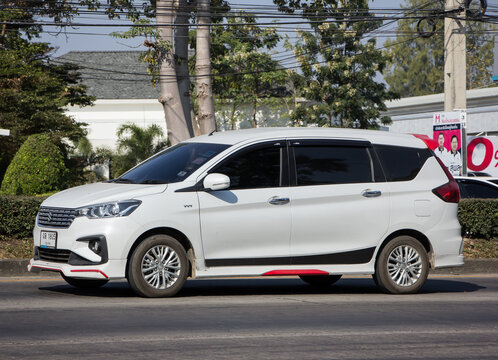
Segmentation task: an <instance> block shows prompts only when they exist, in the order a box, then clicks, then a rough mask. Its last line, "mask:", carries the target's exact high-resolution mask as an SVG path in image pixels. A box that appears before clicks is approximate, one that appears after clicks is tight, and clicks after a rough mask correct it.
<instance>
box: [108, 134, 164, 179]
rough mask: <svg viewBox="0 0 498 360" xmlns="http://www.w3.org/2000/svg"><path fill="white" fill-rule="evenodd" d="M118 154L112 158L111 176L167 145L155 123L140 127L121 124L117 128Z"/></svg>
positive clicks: (119, 173) (121, 172)
mask: <svg viewBox="0 0 498 360" xmlns="http://www.w3.org/2000/svg"><path fill="white" fill-rule="evenodd" d="M116 134H117V136H118V142H117V145H118V154H117V155H115V156H113V158H112V166H111V172H112V173H111V177H117V176H119V175H121V174H123V173H124V172H125V171H127V170H129V169H131V168H132V167H134V166H135V165H137V164H138V163H140V162H141V161H144V160H145V159H147V158H148V157H150V156H152V155H154V154H155V153H156V152H158V151H159V150H161V149H162V148H164V147H165V146H166V145H167V142H166V141H164V138H163V131H162V129H161V128H160V127H159V126H157V125H151V126H149V127H147V128H145V129H144V128H142V127H140V126H138V125H135V124H123V125H121V126H120V127H119V128H118V131H117V133H116Z"/></svg>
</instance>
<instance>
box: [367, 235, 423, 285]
mask: <svg viewBox="0 0 498 360" xmlns="http://www.w3.org/2000/svg"><path fill="white" fill-rule="evenodd" d="M428 274H429V260H428V256H427V251H426V250H425V248H424V246H423V245H422V244H421V243H420V242H419V241H418V240H417V239H415V238H412V237H410V236H399V237H397V238H394V239H393V240H391V241H390V242H389V243H388V244H387V245H386V246H385V247H384V248H383V249H382V251H381V252H380V255H379V256H378V258H377V262H376V264H375V274H374V279H375V282H376V283H377V286H378V287H379V288H380V289H381V290H382V291H383V292H385V293H389V294H413V293H416V292H417V291H419V290H420V288H421V287H422V286H423V285H424V283H425V281H426V280H427V276H428Z"/></svg>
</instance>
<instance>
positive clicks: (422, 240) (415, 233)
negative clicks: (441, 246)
mask: <svg viewBox="0 0 498 360" xmlns="http://www.w3.org/2000/svg"><path fill="white" fill-rule="evenodd" d="M399 236H410V237H412V238H414V239H416V240H418V241H419V242H420V243H421V244H422V246H423V247H424V249H425V250H426V251H427V256H428V258H429V264H430V267H431V268H434V256H433V255H434V251H433V249H432V245H431V242H430V241H429V239H428V238H427V236H425V235H424V234H423V233H421V232H420V231H417V230H413V229H400V230H397V231H395V232H393V233H391V234H390V235H389V236H388V237H386V238H385V240H384V241H383V242H382V244H381V245H380V246H379V249H378V250H377V254H376V255H375V262H377V260H378V258H379V256H380V253H381V252H382V249H384V247H385V246H386V245H387V244H388V243H389V242H390V241H391V240H393V239H395V238H397V237H399Z"/></svg>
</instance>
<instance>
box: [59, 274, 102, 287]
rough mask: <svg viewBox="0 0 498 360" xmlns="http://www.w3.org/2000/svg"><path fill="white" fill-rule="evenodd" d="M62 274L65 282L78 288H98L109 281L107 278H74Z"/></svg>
mask: <svg viewBox="0 0 498 360" xmlns="http://www.w3.org/2000/svg"><path fill="white" fill-rule="evenodd" d="M61 275H62V278H63V279H64V280H66V282H67V283H68V284H69V285H71V286H74V287H76V288H78V289H96V288H99V287H101V286H104V285H105V284H107V283H108V282H109V280H104V279H102V280H100V279H97V280H95V279H76V278H72V277H67V276H66V275H63V274H61Z"/></svg>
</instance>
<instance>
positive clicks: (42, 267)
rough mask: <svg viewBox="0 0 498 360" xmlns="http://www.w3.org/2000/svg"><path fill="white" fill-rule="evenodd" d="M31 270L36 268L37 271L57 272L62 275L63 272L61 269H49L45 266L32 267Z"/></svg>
mask: <svg viewBox="0 0 498 360" xmlns="http://www.w3.org/2000/svg"><path fill="white" fill-rule="evenodd" d="M31 268H37V269H41V270H50V271H58V272H60V273H63V274H64V271H62V270H61V269H55V268H50V267H46V266H38V265H32V266H31Z"/></svg>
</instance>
